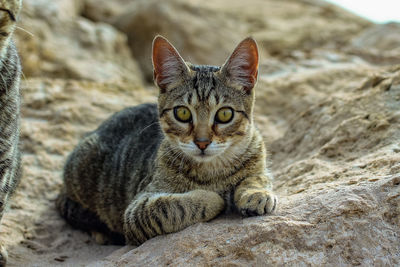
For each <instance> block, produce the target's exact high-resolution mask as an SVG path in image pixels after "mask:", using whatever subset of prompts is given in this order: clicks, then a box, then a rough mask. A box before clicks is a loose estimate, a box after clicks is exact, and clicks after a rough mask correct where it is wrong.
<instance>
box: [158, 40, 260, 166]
mask: <svg viewBox="0 0 400 267" xmlns="http://www.w3.org/2000/svg"><path fill="white" fill-rule="evenodd" d="M153 67H154V81H155V83H156V85H157V86H158V88H159V90H160V94H159V98H158V109H159V116H160V123H161V128H162V130H163V132H164V134H165V136H166V138H168V139H169V141H170V142H171V143H172V144H173V146H174V147H178V148H179V149H180V150H181V151H182V152H183V153H184V154H185V155H186V156H188V157H190V158H192V159H194V160H195V161H197V162H209V161H212V160H218V159H219V158H220V159H221V158H227V157H232V158H235V157H237V156H238V155H239V154H240V153H243V149H245V148H246V146H247V144H248V143H249V142H250V138H251V136H252V132H253V127H252V123H253V120H252V113H253V104H254V89H253V88H254V86H255V84H256V81H257V73H258V50H257V44H256V42H255V41H254V40H253V39H252V38H247V39H244V40H243V41H242V42H241V43H240V44H239V45H238V46H237V47H236V48H235V50H234V51H233V53H232V54H231V56H230V57H229V58H228V60H227V61H226V62H225V64H224V65H223V66H222V67H215V66H196V65H192V64H190V63H185V61H184V60H183V59H182V57H181V56H180V55H179V53H178V51H177V50H176V49H175V48H174V47H173V46H172V45H171V44H170V43H169V42H168V41H167V40H166V39H165V38H163V37H161V36H157V37H156V38H155V39H154V41H153Z"/></svg>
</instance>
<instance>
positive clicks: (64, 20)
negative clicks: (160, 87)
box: [16, 0, 141, 83]
mask: <svg viewBox="0 0 400 267" xmlns="http://www.w3.org/2000/svg"><path fill="white" fill-rule="evenodd" d="M75 2H76V1H45V0H41V1H39V2H37V1H25V3H24V8H23V11H22V14H21V16H20V23H19V27H20V29H18V30H17V31H16V42H17V45H18V48H19V51H20V55H21V59H22V65H23V69H24V74H25V76H26V77H32V76H33V77H38V76H41V77H43V76H44V77H58V78H71V79H82V80H90V81H101V82H103V81H104V82H110V81H119V80H126V81H131V82H134V83H140V82H141V72H140V70H139V69H138V67H137V65H136V63H135V61H134V60H133V59H132V58H131V54H130V51H129V49H128V47H127V44H126V37H125V36H124V35H123V34H121V33H120V32H118V31H117V30H116V29H115V28H113V27H112V26H110V25H108V24H104V23H94V22H92V21H89V20H87V19H85V18H82V17H79V16H78V15H79V12H78V11H79V10H80V8H79V6H81V5H80V4H74V3H75ZM78 2H79V1H78ZM78 2H76V3H78ZM79 3H80V2H79ZM63 11H65V12H63Z"/></svg>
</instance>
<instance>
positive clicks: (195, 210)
mask: <svg viewBox="0 0 400 267" xmlns="http://www.w3.org/2000/svg"><path fill="white" fill-rule="evenodd" d="M224 205H225V204H224V200H223V199H222V198H221V197H220V196H219V195H218V194H217V193H215V192H212V191H206V190H194V191H190V192H187V193H183V194H166V193H165V194H150V193H144V194H142V195H141V196H140V197H139V198H137V200H135V201H134V202H132V203H131V204H130V205H129V206H128V208H127V209H126V211H125V215H124V233H125V238H126V240H127V242H128V243H130V244H133V245H140V244H141V243H143V242H145V241H146V240H148V239H150V238H152V237H154V236H157V235H162V234H167V233H173V232H177V231H180V230H182V229H184V228H186V227H188V226H189V225H192V224H195V223H197V222H206V221H209V220H211V219H213V218H214V217H216V216H217V215H218V214H219V213H220V212H221V211H222V210H223V209H224Z"/></svg>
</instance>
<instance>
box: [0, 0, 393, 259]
mask: <svg viewBox="0 0 400 267" xmlns="http://www.w3.org/2000/svg"><path fill="white" fill-rule="evenodd" d="M156 34H162V35H164V36H166V37H167V38H168V39H169V40H170V41H171V42H172V43H173V44H174V45H175V46H176V47H177V48H178V50H179V51H181V53H182V55H183V56H184V58H185V59H186V60H188V61H191V62H193V63H197V64H215V65H221V64H222V63H223V62H224V61H225V59H226V58H227V57H228V55H229V54H230V52H231V51H232V50H233V48H234V47H235V45H236V44H237V43H238V42H239V41H240V40H241V39H243V38H245V37H247V36H253V37H254V38H255V39H256V40H257V41H258V43H259V46H260V50H261V65H260V75H259V82H258V85H257V87H256V90H257V102H256V122H257V124H258V127H259V128H260V129H261V131H262V133H263V136H264V137H265V141H266V143H267V145H268V148H269V152H270V157H269V160H270V164H271V169H272V172H273V174H274V176H275V182H274V186H275V189H276V192H277V193H278V195H279V197H280V206H279V209H278V210H277V212H276V213H275V214H273V215H271V216H263V217H253V218H241V217H240V216H238V215H232V216H221V217H220V218H217V219H215V220H213V221H211V222H208V223H202V224H197V225H194V226H191V227H189V228H187V229H185V230H183V231H181V232H179V233H175V234H170V235H166V236H160V237H156V238H154V239H152V240H149V241H148V242H146V243H145V244H143V245H142V246H140V247H138V248H134V247H117V246H101V245H98V244H96V242H94V239H93V238H91V237H90V236H89V235H88V234H86V233H83V232H81V231H78V230H74V229H72V228H71V227H70V226H69V225H67V224H66V223H65V222H64V221H63V220H62V219H61V218H60V217H59V215H58V214H57V212H56V210H55V208H54V199H55V198H56V196H57V193H58V190H59V188H60V185H61V182H62V180H61V176H62V167H63V164H64V161H65V158H66V156H67V155H68V153H69V152H70V151H71V150H72V149H73V147H74V146H75V145H76V144H77V142H78V141H79V139H80V137H81V136H82V135H83V134H84V133H85V132H86V131H89V130H92V129H94V128H95V127H96V126H97V125H99V124H100V123H101V122H102V121H103V120H104V119H105V118H107V117H108V116H110V115H111V114H112V113H113V112H115V111H118V110H120V109H122V108H124V107H127V106H131V105H137V104H140V103H143V102H154V101H156V96H157V90H156V89H155V88H154V86H153V85H152V83H151V78H152V77H151V76H152V69H151V60H150V50H151V41H152V39H153V37H154V36H155V35H156ZM15 40H16V43H17V45H18V48H19V51H20V55H21V59H22V64H23V69H24V76H23V83H22V95H23V104H22V105H23V106H22V118H23V120H22V133H21V134H22V144H21V145H22V148H23V152H24V168H23V169H24V176H23V179H22V182H21V185H20V187H19V189H18V191H17V193H16V195H15V197H14V198H13V201H12V203H11V207H10V209H9V210H8V212H7V213H6V215H5V217H4V219H3V223H2V225H1V228H0V239H1V240H2V242H4V243H5V244H6V246H7V247H8V251H9V254H10V266H53V265H65V266H82V265H91V266H113V265H116V266H143V265H151V266H161V265H173V266H184V265H185V266H190V265H192V266H195V265H197V266H250V265H253V266H266V265H284V264H289V265H300V266H303V265H312V266H324V265H325V266H326V265H330V266H351V265H362V266H372V265H374V266H395V265H399V264H400V246H399V244H400V142H399V140H400V25H399V24H397V23H390V24H385V25H376V24H373V23H372V22H369V21H367V20H365V19H362V18H360V17H358V16H356V15H353V14H351V13H349V12H347V11H345V10H343V9H340V8H338V7H336V6H333V5H331V4H328V3H326V2H323V1H319V0H281V1H276V0H248V1H241V0H229V1H228V0H214V1H201V0H192V1H184V0H168V1H156V0H114V1H109V0H24V8H23V11H22V14H21V16H20V20H19V28H18V29H17V30H16V32H15ZM396 64H397V65H396Z"/></svg>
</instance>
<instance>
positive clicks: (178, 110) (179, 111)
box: [174, 106, 192, 122]
mask: <svg viewBox="0 0 400 267" xmlns="http://www.w3.org/2000/svg"><path fill="white" fill-rule="evenodd" d="M174 115H175V119H177V120H178V121H180V122H189V121H191V120H192V113H191V112H190V110H189V109H188V108H187V107H183V106H179V107H175V108H174Z"/></svg>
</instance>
